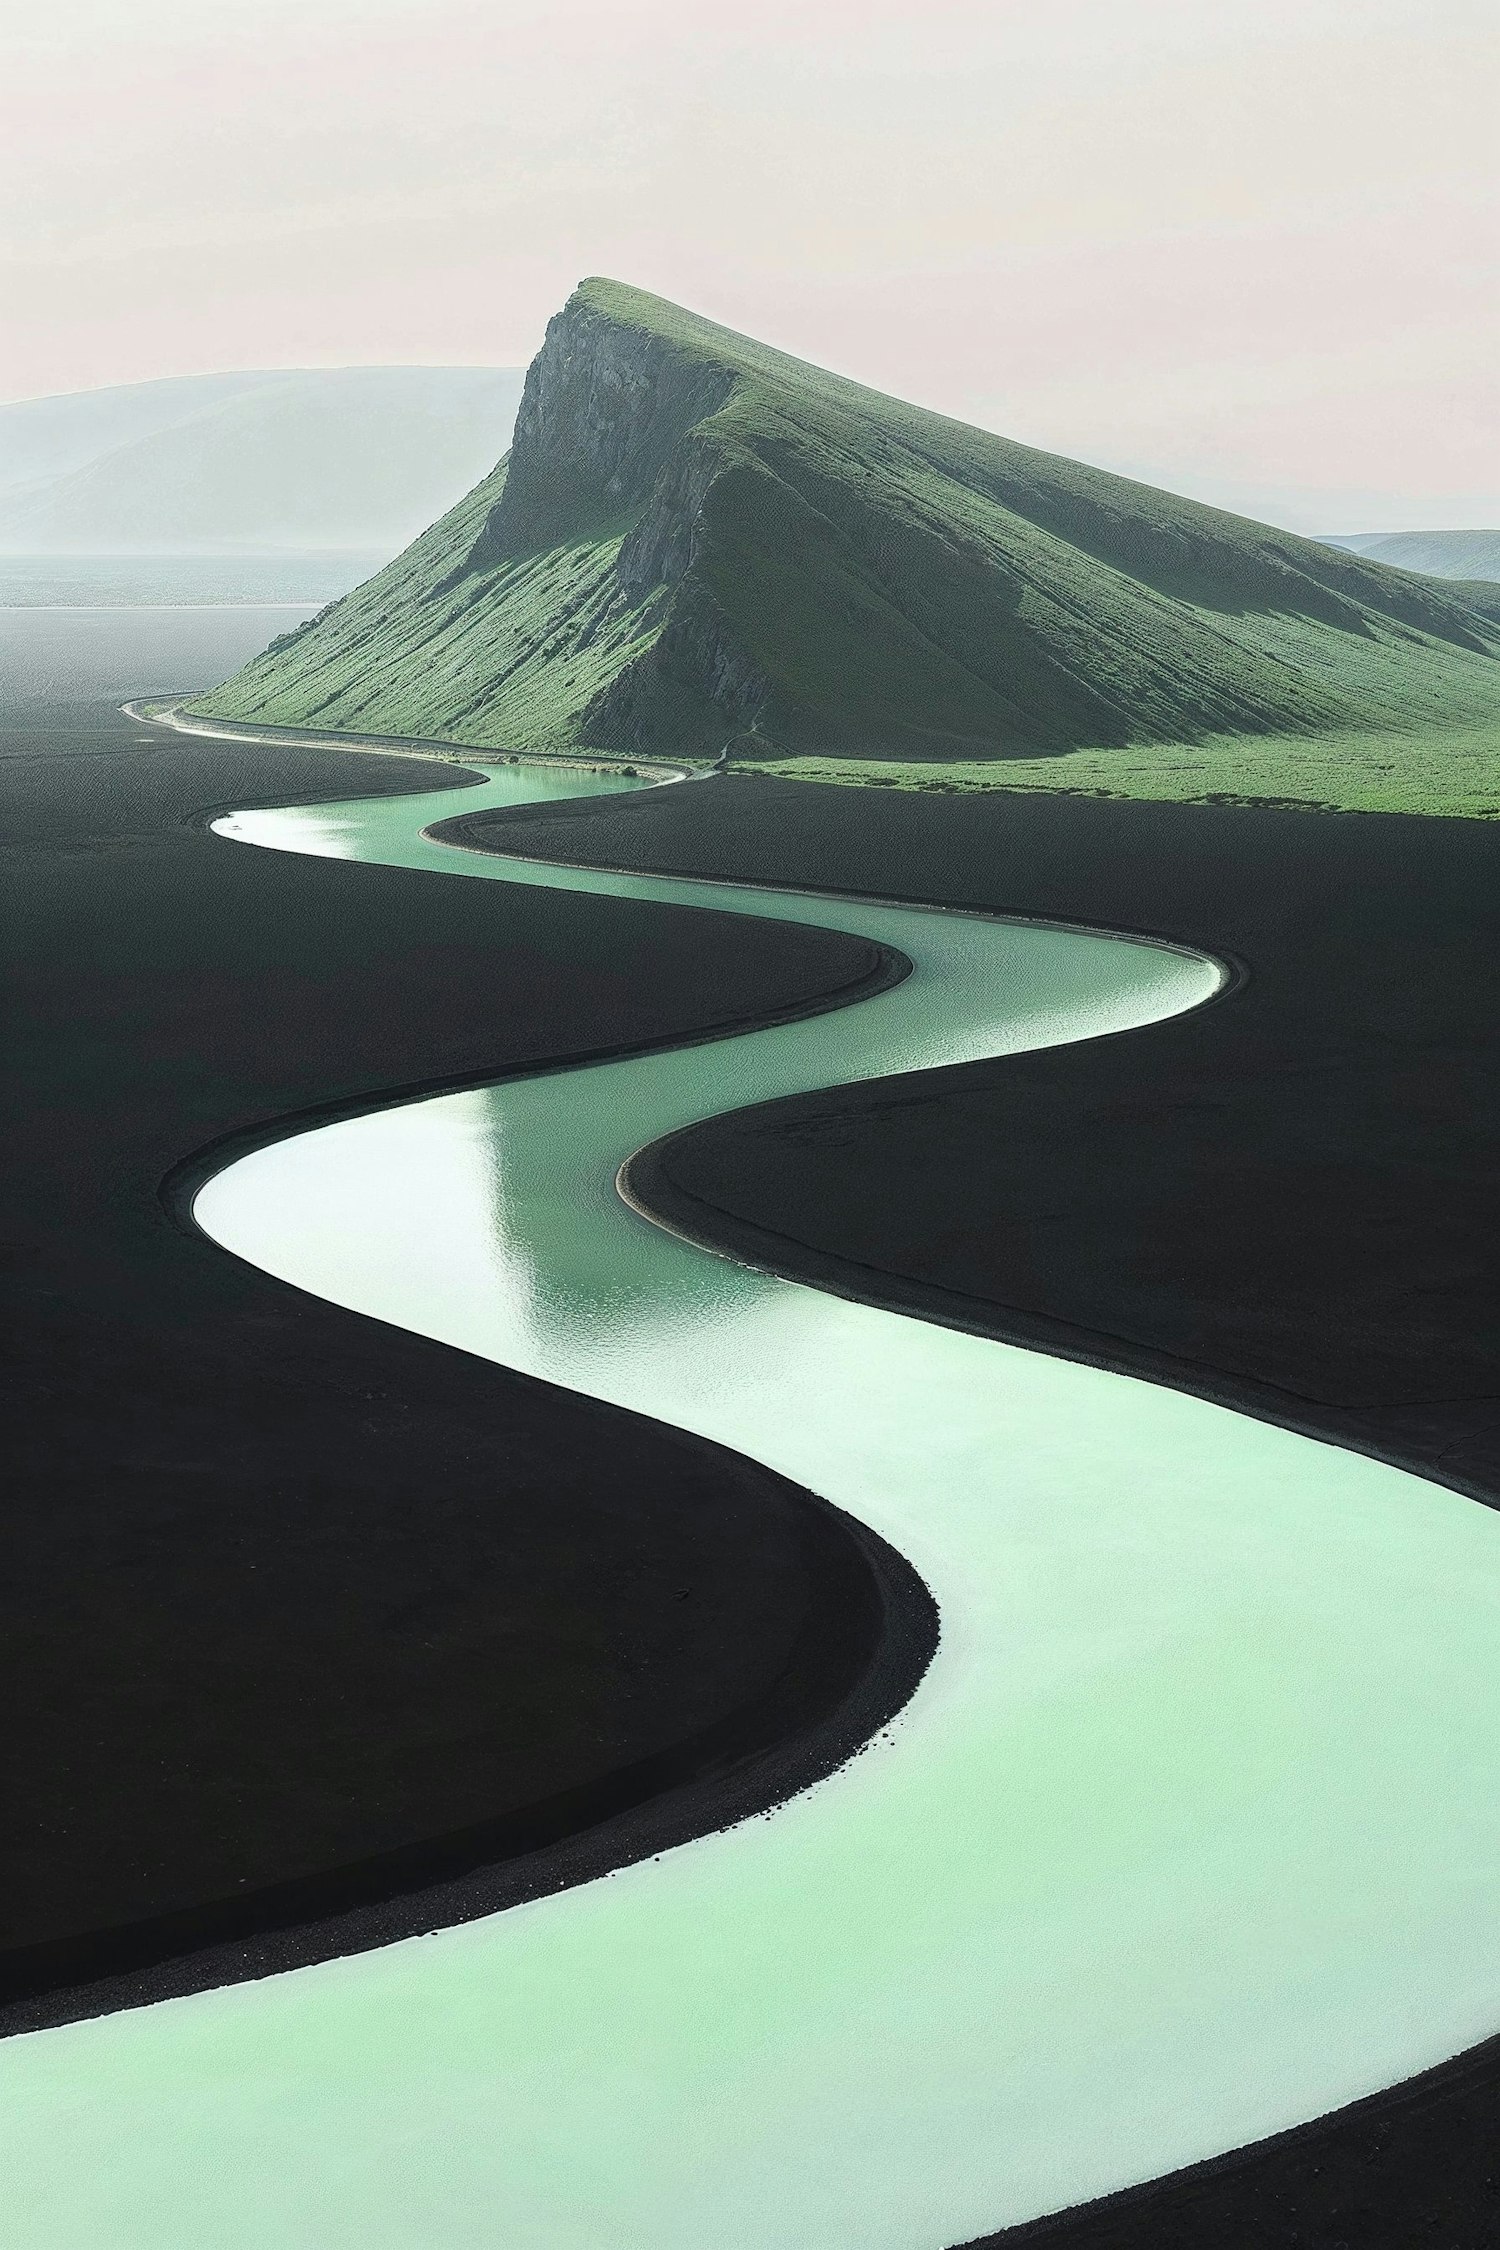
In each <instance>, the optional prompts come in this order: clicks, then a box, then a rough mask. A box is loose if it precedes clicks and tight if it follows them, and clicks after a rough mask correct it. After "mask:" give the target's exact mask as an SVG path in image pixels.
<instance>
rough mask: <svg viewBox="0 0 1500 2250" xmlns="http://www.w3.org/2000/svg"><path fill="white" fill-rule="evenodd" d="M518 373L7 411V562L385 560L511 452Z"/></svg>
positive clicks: (394, 374) (187, 387)
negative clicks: (256, 555) (329, 553)
mask: <svg viewBox="0 0 1500 2250" xmlns="http://www.w3.org/2000/svg"><path fill="white" fill-rule="evenodd" d="M520 388H521V375H520V371H519V369H513V368H484V367H343V368H316V369H290V370H279V371H276V372H271V373H262V374H241V375H204V376H186V377H181V378H178V379H173V380H168V381H165V382H159V383H134V384H127V385H122V386H120V387H118V388H115V389H110V390H102V391H83V392H78V393H76V394H74V395H73V396H71V397H63V398H46V399H26V400H23V401H21V402H20V403H18V404H16V405H12V406H0V549H4V550H8V551H9V552H11V553H26V554H34V555H47V554H63V553H73V554H111V555H123V554H169V553H170V554H188V553H199V554H224V553H226V552H233V551H236V550H247V549H259V550H262V551H264V550H287V549H317V550H328V549H360V550H366V551H369V552H374V553H378V554H381V555H388V554H390V553H391V552H393V550H395V549H396V548H399V547H400V546H402V545H404V544H405V542H406V541H407V540H408V539H410V538H412V537H413V536H414V535H415V534H416V533H417V532H418V531H420V530H421V529H422V528H423V526H424V525H426V524H428V523H430V522H431V521H432V519H433V517H434V516H435V515H437V514H440V513H441V511H442V510H443V509H444V508H447V507H449V506H450V505H451V504H452V502H453V501H454V500H455V499H456V498H457V497H458V496H459V495H460V494H461V493H463V492H466V491H467V490H468V489H469V487H470V486H471V485H472V484H473V483H474V481H475V479H476V478H477V477H480V476H482V475H483V474H484V472H485V471H486V470H487V469H488V468H489V467H491V465H492V464H493V462H494V460H495V457H496V455H497V453H499V452H500V451H502V449H503V448H504V447H505V445H506V444H507V443H508V442H509V438H510V430H511V424H512V422H513V420H514V418H515V410H516V404H517V401H518V399H519V396H520Z"/></svg>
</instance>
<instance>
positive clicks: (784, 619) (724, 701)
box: [200, 280, 1500, 786]
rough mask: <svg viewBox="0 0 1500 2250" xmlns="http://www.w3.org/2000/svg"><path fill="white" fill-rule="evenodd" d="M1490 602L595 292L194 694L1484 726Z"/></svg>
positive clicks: (481, 705) (936, 728) (230, 701)
mask: <svg viewBox="0 0 1500 2250" xmlns="http://www.w3.org/2000/svg"><path fill="white" fill-rule="evenodd" d="M1480 593H1481V590H1480V589H1477V588H1467V587H1466V588H1461V589H1455V588H1452V587H1447V586H1443V585H1439V584H1437V583H1435V582H1433V581H1431V580H1425V579H1421V578H1417V577H1413V576H1410V575H1408V574H1407V573H1404V572H1402V571H1398V570H1393V569H1390V568H1387V567H1385V566H1384V565H1381V564H1379V563H1375V562H1370V561H1367V560H1365V559H1363V558H1362V557H1358V556H1355V555H1351V554H1347V553H1344V552H1341V551H1339V550H1338V549H1336V548H1333V547H1329V546H1326V545H1324V544H1322V543H1320V542H1318V541H1316V540H1311V539H1301V538H1298V537H1296V536H1294V535H1293V534H1291V533H1289V532H1281V531H1275V530H1272V529H1269V528H1268V527H1267V526H1265V525H1263V524H1256V523H1251V522H1248V521H1246V520H1245V519H1243V518H1241V517H1237V516H1232V515H1227V514H1224V513H1223V512H1221V511H1219V510H1217V509H1214V508H1208V507H1203V506H1200V505H1198V504H1197V503H1196V502H1193V501H1190V500H1184V499H1179V498H1177V497H1175V496H1173V495H1172V494H1170V493H1165V492H1158V491H1155V490H1153V489H1152V488H1151V487H1149V486H1146V485H1140V484H1135V483H1133V482H1130V481H1129V480H1127V479H1125V478H1122V477H1117V476H1110V475H1106V474H1105V473H1104V472H1102V471H1100V470H1097V469H1091V468H1087V467H1085V466H1083V465H1082V464H1080V463H1078V462H1075V461H1068V460H1064V459H1061V458H1059V457H1057V456H1055V455H1052V454H1046V453H1038V452H1035V451H1033V450H1031V449H1030V448H1029V447H1026V446H1022V445H1015V444H1012V443H1010V442H1009V441H1007V440H1006V439H1004V438H999V437H994V436H991V435H989V434H988V433H986V432H984V431H982V430H974V429H969V428H967V427H965V426H964V425H963V424H961V423H958V422H952V421H948V420H946V419H945V418H944V417H943V416H941V415H938V414H931V413H927V412H924V411H923V410H921V409H920V408H917V407H914V406H908V405H904V404H902V403H901V402H900V401H898V400H895V399H890V398H886V397H883V396H881V395H880V394H879V393H877V392H874V391H870V390H866V389H864V388H862V387H861V386H860V385H859V384H857V383H852V382H848V381H845V380H844V379H842V378H840V377H838V376H834V375H829V374H826V373H824V372H823V371H822V370H820V369H817V368H813V367H809V366H806V365H805V364H803V363H802V362H801V361H799V360H795V359H791V358H788V357H786V356H785V355H784V354H783V353H780V352H776V351H772V350H770V349H769V348H768V347H766V346H765V345H762V344H758V343H755V342H753V341H751V340H750V339H748V338H746V337H743V336H737V335H734V334H731V333H730V332H729V331H728V330H726V329H723V328H718V327H715V326H714V325H713V324H712V323H710V322H708V321H705V320H700V319H698V318H697V317H696V316H694V315H693V314H691V313H687V312H684V311H682V310H680V309H679V308H678V307H676V306H674V305H670V304H666V303H664V302H663V301H662V300H661V299H659V298H655V297H650V296H646V295H644V294H643V293H642V292H641V291H639V290H635V289H629V288H625V287H623V286H622V285H620V284H619V283H616V282H611V281H598V280H595V281H587V282H585V283H584V284H583V285H582V286H581V287H580V288H579V289H578V290H577V291H576V293H575V294H574V296H573V297H572V298H571V299H570V300H569V302H568V304H567V305H566V307H565V308H564V309H563V311H562V312H560V313H559V314H558V315H557V316H556V318H555V319H554V320H553V321H552V322H551V324H550V326H549V328H548V330H547V337H546V342H545V345H544V347H543V349H542V351H541V353H540V354H539V355H538V357H537V359H536V360H535V361H534V362H533V364H532V367H531V369H530V372H529V373H528V375H527V378H526V388H525V393H524V396H523V399H522V403H521V409H520V414H519V417H518V419H517V422H516V429H515V438H514V442H513V446H512V450H511V452H510V454H509V456H508V458H507V460H506V461H504V462H502V463H501V464H500V466H499V467H498V468H497V469H496V470H495V471H494V473H493V474H492V475H491V476H490V477H488V478H487V479H486V480H485V481H484V482H483V483H481V484H480V485H478V486H477V487H476V488H475V490H474V491H473V492H471V493H470V494H469V496H468V498H467V499H465V500H464V501H462V502H461V503H460V504H459V505H458V506H457V507H456V508H454V509H453V510H452V511H451V512H450V513H449V514H448V515H446V516H444V517H443V518H442V520H441V521H440V522H438V523H436V524H434V525H433V527H432V528H431V529H430V530H429V531H427V532H425V533H424V534H423V535H422V537H421V538H419V539H418V540H417V541H416V543H415V544H414V545H413V546H411V547H410V548H408V549H407V551H406V552H405V553H404V554H403V555H401V556H400V557H398V559H397V560H396V561H395V562H394V563H392V564H391V565H390V566H389V567H388V568H387V569H385V570H383V571H381V572H380V573H379V574H378V576H376V577H374V578H372V579H371V580H369V581H368V583H367V584H365V585H364V586H362V587H360V588H358V589H357V590H356V591H355V592H353V593H351V594H349V595H347V596H345V597H344V599H343V600H341V601H339V602H337V603H335V604H334V605H333V606H332V607H331V608H329V609H327V610H325V611H324V612H323V613H322V615H320V616H319V617H317V618H316V619H314V620H312V621H311V622H310V623H309V624H307V625H306V626H304V627H302V628H300V629H299V630H298V631H297V632H296V633H294V634H291V635H289V636H286V637H284V638H283V639H281V640H280V641H278V642H275V643H273V644H272V646H271V648H270V649H269V650H267V652H266V653H265V654H264V655H263V656H261V657H259V658H257V659H256V661H255V662H254V663H252V664H250V665H249V666H247V668H246V669H245V670H244V671H243V672H241V673H240V674H238V675H237V676H236V678H234V679H233V680H231V681H230V682H229V683H228V684H227V685H226V686H224V687H222V688H220V689H218V690H216V691H214V692H213V693H212V694H211V695H209V696H207V697H205V698H203V699H201V702H200V707H201V708H202V709H204V710H206V711H210V712H214V713H216V714H220V715H232V716H238V717H243V718H246V719H252V720H260V721H266V722H273V723H307V724H314V725H317V726H319V727H323V728H335V729H347V730H351V731H358V730H360V729H371V730H378V731H380V732H382V733H398V734H399V733H409V734H413V735H418V734H423V735H440V736H446V737H448V738H450V739H455V740H457V741H460V742H466V743H473V744H476V745H478V744H483V745H490V746H495V747H502V748H507V749H522V748H530V749H554V750H564V749H575V748H585V747H586V748H591V749H597V750H604V751H610V752H615V753H620V754H638V753H642V752H651V751H661V752H673V753H677V754H681V755H690V756H691V755H697V756H712V755H713V754H715V753H716V752H717V751H718V750H719V748H720V746H721V745H722V744H723V743H724V742H725V741H726V740H728V739H730V738H734V739H735V742H736V750H735V756H736V757H737V758H746V759H748V758H751V757H753V758H755V759H756V760H758V761H762V760H777V759H784V758H787V757H798V758H813V759H823V760H833V761H838V760H843V761H849V760H859V761H868V760H871V759H880V760H887V761H896V762H898V763H899V764H900V765H901V766H902V767H903V768H905V767H909V766H914V767H921V766H922V765H923V764H924V763H926V764H931V763H933V762H939V763H945V764H951V763H952V762H954V761H958V762H959V763H961V764H966V765H971V766H972V765H973V764H975V763H976V762H979V763H985V764H988V763H989V762H992V761H995V760H1018V759H1019V760H1028V759H1036V758H1038V757H1046V758H1048V759H1057V758H1059V757H1061V758H1063V759H1064V760H1066V758H1067V757H1068V755H1069V754H1070V753H1075V752H1079V751H1089V752H1095V751H1108V750H1112V751H1116V752H1118V751H1123V750H1124V749H1125V748H1126V747H1127V746H1131V745H1140V744H1149V743H1174V744H1183V743H1195V742H1197V743H1201V742H1205V741H1208V740H1218V739H1221V738H1224V737H1244V736H1264V737H1276V738H1282V737H1286V736H1294V737H1298V738H1306V737H1309V736H1318V735H1322V734H1328V735H1333V734H1338V733H1340V732H1342V733H1347V732H1348V730H1349V729H1351V728H1354V729H1359V728H1372V727H1373V728H1380V729H1387V730H1389V729H1392V728H1395V729H1402V728H1404V729H1407V730H1408V731H1414V730H1416V729H1417V728H1420V727H1427V726H1431V725H1432V724H1433V723H1434V722H1435V721H1441V722H1443V723H1448V724H1472V723H1473V722H1474V721H1475V720H1476V719H1478V720H1482V721H1484V722H1485V723H1488V721H1489V720H1491V719H1494V718H1495V717H1497V715H1500V661H1497V659H1500V618H1497V615H1496V614H1495V608H1490V605H1489V604H1488V603H1486V604H1485V606H1484V607H1475V606H1474V601H1475V599H1476V597H1479V596H1480ZM1495 606H1496V608H1500V604H1497V605H1495ZM1486 609H1489V610H1490V613H1489V614H1486V613H1485V612H1486ZM1094 785H1095V786H1097V784H1094Z"/></svg>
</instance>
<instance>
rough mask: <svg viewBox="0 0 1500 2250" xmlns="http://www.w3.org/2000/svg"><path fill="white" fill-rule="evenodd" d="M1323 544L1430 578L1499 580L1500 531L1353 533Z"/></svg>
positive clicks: (1335, 537) (1341, 534)
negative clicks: (1420, 572) (1424, 574)
mask: <svg viewBox="0 0 1500 2250" xmlns="http://www.w3.org/2000/svg"><path fill="white" fill-rule="evenodd" d="M1323 544H1324V545H1325V546H1326V547H1343V548H1346V549H1347V550H1348V552H1349V553H1350V554H1352V555H1367V556H1368V557H1369V558H1370V560H1371V561H1372V562H1383V563H1392V564H1394V566H1395V567H1396V569H1398V570H1420V571H1425V572H1426V574H1427V576H1428V577H1429V578H1481V579H1487V580H1492V581H1500V531H1350V532H1341V533H1338V534H1337V535H1334V534H1330V535H1329V536H1328V538H1326V539H1325V540H1324V542H1323Z"/></svg>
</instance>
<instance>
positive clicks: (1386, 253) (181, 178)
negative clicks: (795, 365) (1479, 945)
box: [0, 0, 1500, 530]
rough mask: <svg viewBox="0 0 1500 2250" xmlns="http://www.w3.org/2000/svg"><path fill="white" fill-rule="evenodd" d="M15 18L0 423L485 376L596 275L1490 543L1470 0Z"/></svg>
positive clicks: (1134, 447)
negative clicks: (99, 394)
mask: <svg viewBox="0 0 1500 2250" xmlns="http://www.w3.org/2000/svg"><path fill="white" fill-rule="evenodd" d="M21 13H22V11H21V10H20V9H19V8H18V7H16V6H15V5H14V0H13V5H12V7H11V9H10V11H9V14H10V16H11V17H12V18H14V17H16V16H19V15H20V14H21ZM24 17H25V21H24V28H21V27H19V26H18V28H16V29H14V30H12V31H9V32H7V34H6V35H5V47H6V50H7V51H6V53H5V55H4V57H3V67H0V86H3V89H4V90H3V93H0V173H3V175H4V193H3V195H0V209H3V212H4V214H5V216H4V217H3V219H0V257H3V260H4V267H5V270H4V273H3V275H0V290H3V295H0V305H3V307H4V310H3V313H0V320H3V322H4V335H3V360H0V397H10V398H15V397H24V396H29V395H34V394H37V393H43V392H48V391H58V390H74V389H83V388H87V387H90V386H92V385H96V384H102V383H115V382H126V381H133V380H137V379H140V378H143V377H147V376H153V375H164V374H178V373H189V372H197V371H200V370H205V369H213V368H237V367H272V366H287V365H298V366H309V365H312V366H316V365H339V364H344V363H349V362H359V361H386V362H390V361H400V362H413V361H426V362H436V363H451V362H464V361H473V362H488V363H491V364H497V365H507V364H514V363H516V362H522V361H525V360H527V359H529V358H530V356H531V354H532V352H533V351H534V350H535V349H536V346H537V344H538V343H539V341H540V337H541V331H542V328H543V325H544V323H545V321H546V318H547V315H548V314H549V313H550V312H552V311H553V310H555V308H556V307H557V306H558V305H559V304H560V303H561V301H562V300H563V298H564V297H565V296H566V295H567V292H568V290H569V289H570V288H571V287H572V285H573V283H574V282H575V281H576V280H577V279H578V278H579V277H580V276H581V275H582V274H585V273H608V274H614V275H616V276H618V277H619V278H621V279H624V280H629V281H635V282H638V283H640V284H642V285H643V286H645V287H647V288H651V289H656V290H659V291H661V292H662V293H663V294H664V295H667V296H670V297H675V298H678V299H680V300H682V301H684V302H685V303H688V304H690V305H693V306H694V307H696V308H697V309H698V310H700V311H702V312H706V313H709V314H711V315H712V316H713V317H714V318H716V319H720V320H724V321H727V322H728V323H730V324H731V325H732V326H734V327H738V328H745V329H749V330H751V331H753V332H754V333H755V334H757V335H761V336H764V337H766V338H768V339H769V340H771V341H773V342H775V343H779V344H783V345H785V346H787V347H788V348H790V349H792V350H794V351H797V352H800V353H802V354H804V355H805V356H807V357H808V358H811V359H816V360H819V361H822V362H823V363H825V364H827V365H830V366H834V367H838V368H840V369H842V370H843V371H845V372H847V373H850V374H854V375H858V376H859V377H861V378H862V379H863V380H865V381H868V382H872V383H875V384H878V385H880V386H881V387H883V388H886V389H889V390H894V391H898V392H901V393H902V394H904V395H906V396H908V397H912V398H917V399H920V400H922V401H923V402H924V403H927V404H930V405H934V406H939V407H942V408H944V409H945V410H947V411H949V412H952V413H956V414H960V415H963V416H964V417H966V418H967V419H970V420H973V421H979V422H983V423H986V424H988V425H989V426H990V427H992V428H996V429H1001V430H1004V431H1006V432H1007V433H1008V434H1010V435H1012V436H1016V437H1020V438H1024V439H1026V440H1028V441H1029V442H1031V443H1034V444H1040V445H1046V446H1052V447H1055V448H1057V449H1058V450H1060V451H1065V452H1069V453H1077V454H1080V455H1082V456H1084V457H1085V458H1087V459H1090V460H1094V461H1099V462H1103V463H1105V464H1106V465H1108V466H1111V467H1118V468H1123V469H1127V470H1129V471H1131V472H1133V473H1135V474H1138V475H1144V476H1149V477H1153V478H1155V479H1157V480H1158V481H1160V482H1163V483H1168V484H1172V485H1175V486H1177V487H1178V488H1179V489H1183V490H1188V491H1192V492H1196V493H1200V494H1202V495H1204V496H1205V497H1211V498H1216V499H1220V500H1223V501H1225V502H1227V503H1228V504H1229V505H1239V506H1243V507H1246V508H1247V509H1250V510H1251V511H1252V512H1258V513H1265V514H1268V515H1273V516H1275V517H1277V518H1278V519H1279V520H1282V521H1285V522H1288V523H1292V524H1294V525H1296V526H1297V527H1299V528H1304V529H1321V530H1335V529H1362V528H1379V529H1385V528H1397V527H1401V526H1405V525H1420V524H1422V523H1431V524H1460V523H1495V522H1497V521H1500V430H1497V423H1500V416H1497V414H1496V411H1495V407H1496V392H1497V382H1496V370H1497V365H1500V350H1497V346H1500V311H1497V308H1500V290H1497V287H1496V283H1497V263H1500V260H1497V255H1496V253H1497V243H1500V222H1497V207H1496V192H1495V189H1496V179H1495V168H1496V159H1495V154H1494V152H1495V149H1496V147H1497V146H1500V97H1497V87H1500V9H1497V7H1496V5H1495V0H922V4H912V0H751V4H749V5H739V6H735V7H732V8H731V7H729V6H726V5H724V0H634V4H632V0H545V4H542V0H536V4H533V0H46V4H45V5H44V6H41V7H35V6H28V7H27V8H26V9H25V11H24Z"/></svg>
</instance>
